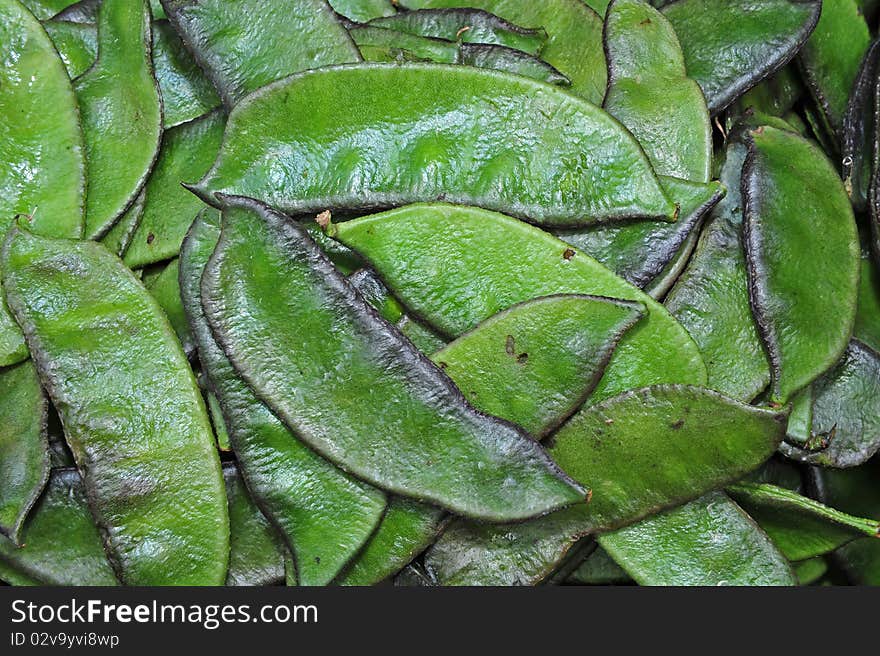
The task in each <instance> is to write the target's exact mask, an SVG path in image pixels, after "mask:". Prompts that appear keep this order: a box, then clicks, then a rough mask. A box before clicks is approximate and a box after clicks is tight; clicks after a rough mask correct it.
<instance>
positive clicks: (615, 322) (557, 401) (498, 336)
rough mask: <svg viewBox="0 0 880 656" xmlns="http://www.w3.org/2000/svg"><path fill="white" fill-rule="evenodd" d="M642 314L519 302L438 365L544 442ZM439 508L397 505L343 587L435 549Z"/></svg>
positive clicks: (624, 306) (480, 401)
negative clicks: (431, 548) (429, 549)
mask: <svg viewBox="0 0 880 656" xmlns="http://www.w3.org/2000/svg"><path fill="white" fill-rule="evenodd" d="M642 316H643V312H642V309H641V308H640V307H639V305H638V304H636V303H631V302H626V301H614V300H611V299H604V298H598V297H591V296H577V295H559V296H545V297H541V298H537V299H534V300H531V301H526V302H524V303H520V304H517V305H515V306H513V307H512V308H510V309H508V310H505V311H503V312H499V313H498V314H497V315H495V316H493V317H490V318H489V319H487V320H486V321H484V322H483V323H481V324H480V325H479V326H477V327H476V328H475V329H474V330H472V331H471V332H469V333H466V334H465V335H463V336H462V337H460V338H459V339H457V340H455V341H454V342H452V343H451V344H449V345H448V346H446V347H444V348H442V349H440V350H439V351H437V352H436V353H435V354H434V355H433V356H431V359H432V360H433V361H434V362H435V363H437V364H438V365H439V366H440V367H441V368H442V369H443V371H444V372H446V374H447V375H448V376H449V377H450V378H451V379H452V381H453V382H454V383H455V384H456V386H457V387H458V388H459V390H461V392H462V394H463V395H464V396H465V398H466V399H467V400H468V401H469V402H470V403H471V404H472V405H473V406H474V407H475V408H477V409H478V410H479V411H481V412H485V413H488V414H491V415H495V416H496V417H501V418H502V419H506V420H508V421H512V422H514V423H516V424H518V425H520V426H522V427H523V428H525V429H526V430H527V431H529V433H530V434H531V435H533V436H535V437H538V438H542V437H544V436H546V435H548V434H549V433H550V432H551V431H552V430H554V429H555V428H556V427H558V426H559V425H560V424H562V423H563V422H564V421H565V419H567V418H568V417H569V416H570V415H571V414H572V413H573V412H574V411H575V410H577V408H579V407H580V406H581V405H583V403H584V401H585V399H586V398H587V397H588V396H589V394H590V393H591V392H592V391H593V389H595V387H596V384H597V383H598V382H599V379H600V377H601V376H602V372H603V371H604V369H605V366H606V365H607V364H608V360H609V359H610V357H611V354H612V352H613V350H614V348H615V347H616V346H617V344H618V343H619V341H620V339H621V337H622V336H623V334H624V333H625V332H626V331H628V330H629V329H631V328H632V326H633V325H634V324H635V323H636V321H638V320H639V319H640V318H641V317H642ZM441 517H442V516H441V514H439V513H438V512H437V510H436V508H433V507H430V506H424V505H421V504H416V503H413V502H412V501H410V500H408V499H394V500H392V502H391V503H390V504H389V507H388V510H387V511H386V513H385V517H384V518H383V519H382V523H381V524H380V526H379V529H378V530H377V532H376V533H375V534H374V535H373V537H371V538H370V541H369V542H368V543H367V545H366V547H365V548H364V551H363V552H362V553H361V554H360V555H359V556H358V558H357V560H356V561H355V562H354V563H353V565H352V566H351V567H350V568H349V570H348V571H347V572H346V574H345V576H343V578H342V579H341V581H340V583H342V584H343V585H371V584H374V583H377V582H379V581H381V580H383V579H385V578H387V577H388V576H391V575H392V574H394V573H395V572H397V571H399V570H400V569H402V568H403V566H404V565H406V564H407V563H408V562H410V561H411V560H412V559H413V558H414V557H415V556H416V555H417V554H418V553H420V552H421V551H423V550H424V549H425V548H426V547H428V546H429V544H430V543H431V541H432V540H433V538H434V537H436V535H437V532H438V531H439V529H440V520H441Z"/></svg>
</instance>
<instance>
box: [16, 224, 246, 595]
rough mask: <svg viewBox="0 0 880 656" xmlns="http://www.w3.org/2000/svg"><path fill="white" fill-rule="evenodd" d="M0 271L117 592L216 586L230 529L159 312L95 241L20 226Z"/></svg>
mask: <svg viewBox="0 0 880 656" xmlns="http://www.w3.org/2000/svg"><path fill="white" fill-rule="evenodd" d="M2 268H3V277H4V285H5V286H6V296H7V300H8V303H9V307H10V309H11V310H12V312H13V314H14V315H15V317H16V320H17V321H18V323H19V325H21V327H22V330H23V331H24V334H25V337H26V339H27V341H28V346H29V347H30V351H31V355H32V357H33V359H34V362H35V363H36V365H37V370H38V371H39V373H40V379H41V381H42V383H43V386H44V388H45V389H46V392H47V393H48V394H49V397H50V398H51V400H52V402H53V404H54V406H55V407H56V408H57V409H58V413H59V415H60V416H61V418H62V421H63V424H64V430H65V435H66V438H67V442H68V444H69V445H70V447H71V450H72V451H73V454H74V456H75V458H76V462H77V466H78V467H79V468H80V470H81V471H82V472H83V474H84V476H83V478H84V482H85V486H86V489H87V490H88V497H89V503H90V506H91V509H92V512H93V514H94V516H95V521H96V523H97V524H98V526H99V527H100V528H101V530H102V532H103V533H104V534H105V535H106V540H107V548H108V553H109V554H110V558H111V561H112V563H113V565H114V569H115V570H116V571H117V574H118V576H119V577H120V580H121V581H122V582H124V583H127V584H132V585H138V584H140V585H163V584H176V585H218V584H221V583H223V581H224V579H225V577H226V561H227V556H228V550H229V524H228V517H227V513H226V498H225V496H226V495H225V492H224V489H223V479H222V475H221V472H220V462H219V460H218V458H217V452H216V450H215V449H214V440H213V437H212V435H211V423H210V421H209V420H208V416H207V414H206V412H205V407H204V403H203V401H202V396H201V392H200V390H199V388H198V385H197V384H196V381H195V378H194V376H193V374H192V371H191V369H190V367H189V363H188V362H187V360H186V356H184V354H183V351H182V350H181V348H180V343H179V342H178V341H177V338H176V337H175V335H174V333H173V331H172V329H171V326H170V325H169V324H168V321H167V320H166V319H165V317H164V315H163V313H162V311H161V309H160V308H159V306H158V305H157V304H156V302H155V301H154V300H153V299H152V297H151V296H150V295H149V293H148V292H147V291H146V290H145V289H144V287H143V286H142V285H141V283H140V281H139V280H138V279H137V278H136V277H135V276H134V275H133V274H132V273H131V272H130V271H129V270H128V269H127V268H126V267H125V266H124V265H123V264H122V262H121V261H120V260H119V259H118V258H116V257H115V256H114V255H112V254H111V253H110V252H109V251H107V250H106V249H105V248H104V247H103V246H101V245H100V244H97V243H94V242H88V241H70V240H61V239H49V238H43V237H38V236H36V235H34V234H32V233H30V232H27V231H25V230H24V229H22V228H21V227H17V228H14V229H13V230H11V231H10V233H9V236H8V238H7V240H6V243H5V245H4V248H3V253H2Z"/></svg>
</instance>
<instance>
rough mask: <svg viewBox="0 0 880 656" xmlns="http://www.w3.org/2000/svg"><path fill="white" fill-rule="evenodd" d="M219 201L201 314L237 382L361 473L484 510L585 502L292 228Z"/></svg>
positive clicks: (487, 515)
mask: <svg viewBox="0 0 880 656" xmlns="http://www.w3.org/2000/svg"><path fill="white" fill-rule="evenodd" d="M221 202H223V203H224V204H225V205H226V209H225V211H224V214H223V230H222V233H221V238H220V242H219V243H218V245H217V249H216V250H215V251H214V254H213V256H212V257H211V260H210V261H209V263H208V265H207V267H206V268H205V273H204V274H203V276H202V306H203V308H204V310H205V316H206V318H207V320H208V323H209V325H210V326H211V329H212V332H213V334H214V337H215V338H216V339H217V341H218V343H219V344H220V345H221V347H222V348H223V350H224V352H225V353H226V355H227V357H228V358H229V360H230V361H231V362H232V364H233V366H234V367H235V368H236V370H237V371H238V372H239V374H240V375H241V376H242V378H243V379H244V380H245V381H246V382H247V383H248V384H249V385H250V386H251V387H252V388H253V389H254V391H255V392H256V393H257V395H258V396H259V397H260V398H261V399H262V400H263V401H264V402H265V403H266V404H267V405H268V406H269V407H270V408H272V410H273V411H275V413H276V414H277V415H278V416H279V417H280V418H281V419H282V420H283V421H284V422H285V424H287V425H288V426H289V427H290V428H291V429H292V430H294V431H295V432H296V434H297V435H298V436H299V437H300V439H302V440H303V441H304V442H305V443H306V444H308V445H309V446H310V447H312V448H313V449H315V450H316V451H317V452H318V453H320V454H321V455H323V456H325V457H326V458H328V459H329V460H331V461H332V462H334V463H336V464H338V465H339V466H341V467H342V468H344V469H345V470H346V471H349V472H351V473H352V474H355V475H357V476H358V477H360V478H362V479H363V480H366V481H367V482H369V483H372V484H374V485H378V486H380V487H382V488H383V489H387V490H389V491H391V492H394V493H397V494H401V495H403V496H409V497H413V498H416V499H418V500H422V501H427V502H432V503H435V504H437V505H439V506H441V507H444V508H446V509H448V510H450V511H452V512H455V513H458V514H463V515H467V516H473V517H477V518H481V519H487V520H491V521H504V520H508V519H509V520H516V519H524V518H527V517H533V516H536V515H540V514H543V513H546V512H548V511H550V510H555V509H557V508H561V507H565V506H568V505H571V504H575V503H579V504H580V503H583V499H584V497H585V496H586V494H585V492H584V490H583V489H582V488H581V487H580V486H578V485H577V484H575V483H573V482H572V481H571V479H569V478H568V477H567V476H565V474H563V473H562V472H561V471H560V470H559V469H557V468H556V467H555V466H554V465H553V463H552V462H551V460H550V458H549V457H548V456H547V454H546V453H545V452H544V451H543V449H541V448H540V446H539V445H538V444H537V443H535V442H534V440H532V438H531V437H529V436H528V435H527V434H526V433H525V432H524V431H522V429H520V428H517V427H515V426H514V425H512V424H510V423H508V422H505V421H502V420H500V419H496V418H494V417H490V416H488V415H483V414H482V413H479V412H477V411H476V410H474V408H473V407H471V406H470V405H469V404H467V402H466V401H465V400H464V399H463V398H462V397H461V395H460V393H459V392H458V390H457V389H456V388H455V386H454V385H453V384H452V382H451V381H450V380H449V378H448V377H446V376H445V375H444V374H443V373H442V371H441V370H440V369H439V368H438V367H436V366H435V365H434V364H432V363H431V362H430V361H429V360H428V359H427V358H425V357H424V356H423V355H422V354H421V353H419V352H418V351H417V349H416V348H415V347H414V346H413V345H412V343H411V342H410V341H409V340H407V339H406V338H405V337H403V336H402V335H401V334H400V333H399V332H398V331H397V330H395V329H394V328H393V327H392V326H390V324H388V323H387V322H385V321H384V320H382V319H381V318H380V317H379V316H378V314H377V313H376V312H375V310H374V309H373V308H372V307H370V306H369V305H368V304H367V303H366V302H365V301H364V300H363V299H362V298H361V297H360V296H359V295H358V294H357V293H356V292H355V291H354V289H353V288H352V287H351V286H350V285H349V284H348V283H347V282H346V280H345V278H343V277H342V276H341V274H339V272H338V271H337V270H336V269H335V268H334V267H333V266H332V264H331V263H330V262H329V260H327V259H326V258H325V257H324V255H323V254H322V253H321V252H320V250H319V249H318V247H317V246H316V245H315V243H314V242H313V241H312V240H311V239H310V238H309V237H308V235H307V234H306V233H305V231H304V230H303V229H302V228H301V227H299V226H298V225H297V224H296V223H293V222H291V221H290V220H289V219H287V218H286V217H285V216H284V215H282V214H280V213H278V212H275V211H273V210H271V209H269V208H267V207H266V206H265V205H263V204H261V203H259V202H258V201H254V200H251V199H245V198H240V197H221ZM268 289H271V292H269V291H268ZM277 299H281V302H280V303H279V302H278V301H277ZM292 344H296V345H297V346H296V348H291V345H292ZM258 345H259V346H258ZM391 434H393V435H394V439H393V440H389V439H388V436H389V435H391ZM426 462H430V463H432V464H433V465H434V466H428V467H426V466H425V463H426Z"/></svg>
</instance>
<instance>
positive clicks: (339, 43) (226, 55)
mask: <svg viewBox="0 0 880 656" xmlns="http://www.w3.org/2000/svg"><path fill="white" fill-rule="evenodd" d="M162 6H163V7H164V8H165V13H166V15H167V16H168V20H169V21H171V24H172V25H173V26H174V29H175V31H176V32H177V33H178V35H180V38H181V39H182V40H183V42H184V44H185V45H186V47H187V48H188V49H189V51H190V52H191V53H192V56H193V58H194V59H195V60H196V62H197V63H198V64H199V66H200V67H201V68H202V70H204V71H205V73H206V75H207V76H208V78H209V79H210V80H211V82H213V83H214V87H216V89H217V91H218V92H219V93H220V97H221V98H222V99H223V102H224V104H225V105H226V107H227V108H231V107H232V106H233V105H235V104H236V103H237V102H238V101H239V100H241V99H242V98H243V97H244V96H246V95H248V94H249V93H251V92H252V91H255V90H256V89H259V88H260V87H262V86H264V85H266V84H269V83H270V82H274V81H275V80H278V79H280V78H283V77H287V76H288V75H292V74H294V73H299V72H300V71H305V70H308V69H311V68H318V67H321V66H331V65H333V64H345V63H349V62H356V61H359V60H360V55H359V54H358V50H357V47H356V46H355V45H354V43H353V42H352V40H351V39H350V38H349V36H348V33H347V32H346V30H345V28H344V27H343V26H342V24H341V23H340V22H339V20H338V19H337V17H336V15H335V14H334V13H333V11H332V10H331V9H330V6H329V5H328V4H327V3H326V2H324V1H323V0H241V1H240V2H236V3H235V6H234V7H231V6H230V5H229V3H228V2H227V0H162Z"/></svg>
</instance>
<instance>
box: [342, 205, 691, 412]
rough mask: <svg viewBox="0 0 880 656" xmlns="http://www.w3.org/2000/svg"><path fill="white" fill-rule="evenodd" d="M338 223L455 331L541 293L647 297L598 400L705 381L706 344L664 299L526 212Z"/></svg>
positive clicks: (418, 306)
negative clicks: (527, 219) (702, 348)
mask: <svg viewBox="0 0 880 656" xmlns="http://www.w3.org/2000/svg"><path fill="white" fill-rule="evenodd" d="M330 232H331V235H332V236H335V237H336V238H337V239H338V240H339V241H341V242H342V243H343V244H345V245H347V246H349V247H351V248H353V249H354V250H355V251H357V252H358V253H359V254H360V255H361V256H363V257H364V259H366V260H367V261H368V262H369V263H370V265H371V266H372V267H373V268H374V269H375V270H376V271H377V272H378V273H379V275H380V276H381V277H382V279H383V280H384V281H385V283H386V284H387V285H388V287H389V288H390V289H391V290H392V292H393V293H394V294H395V295H396V296H397V298H399V299H400V301H401V302H402V303H403V304H404V305H405V306H406V308H407V309H408V310H409V311H410V312H411V313H412V314H413V315H414V316H416V317H419V318H420V319H422V320H424V321H425V322H427V323H428V324H429V325H431V326H432V327H434V328H435V329H437V330H439V331H440V332H441V333H442V334H444V335H447V336H449V337H457V336H460V335H462V334H463V333H465V332H467V331H468V330H470V329H472V328H473V327H474V326H476V325H477V324H478V323H480V322H481V321H484V320H485V319H487V318H489V317H491V316H492V315H494V314H496V313H497V312H499V311H501V310H504V309H506V308H508V307H510V306H511V305H514V304H515V303H519V302H521V301H525V300H528V299H531V298H536V297H538V296H547V295H550V294H588V295H595V296H607V297H611V298H618V299H623V300H630V301H637V302H639V303H642V304H644V305H645V307H646V308H647V310H648V316H647V317H646V319H645V320H643V321H642V322H641V323H640V324H639V325H638V326H636V328H634V329H633V330H632V331H630V332H629V333H628V334H627V335H626V336H625V337H624V338H623V339H622V340H621V343H620V345H619V347H618V349H617V351H616V352H615V354H614V356H613V357H612V359H611V362H610V364H609V365H608V369H607V370H606V372H605V376H604V377H603V378H602V381H601V382H600V383H599V387H598V389H597V390H596V392H594V399H600V398H607V397H608V396H614V395H616V394H619V393H620V392H623V391H625V390H628V389H632V388H633V387H637V386H640V385H644V384H660V383H666V382H676V383H687V384H695V385H701V384H703V383H704V382H705V366H704V365H703V363H702V358H701V357H700V354H699V352H698V350H697V347H696V344H694V342H693V340H691V338H690V336H688V334H687V332H686V331H685V330H684V328H682V327H681V326H680V325H679V324H678V323H677V322H676V321H675V320H673V319H672V318H671V317H670V315H669V314H668V313H667V312H666V310H665V309H664V308H663V306H661V305H660V304H659V303H657V302H656V301H654V300H652V299H651V298H650V297H648V296H647V295H645V294H644V293H642V292H641V291H640V290H638V289H637V288H635V287H633V286H631V285H630V284H628V283H627V282H626V281H624V280H622V279H621V278H618V277H617V276H615V275H614V274H613V273H612V272H611V271H609V270H608V269H606V268H605V267H603V266H602V265H600V264H599V263H598V262H596V261H595V260H594V259H592V258H591V257H590V256H589V255H586V254H585V253H581V252H579V251H577V250H575V249H573V248H571V247H570V246H569V245H568V244H566V243H565V242H562V241H560V240H558V239H556V238H555V237H553V236H552V235H549V234H547V233H546V232H543V231H542V230H539V229H537V228H535V227H533V226H530V225H527V224H525V223H522V222H521V221H517V220H516V219H512V218H510V217H507V216H504V215H502V214H496V213H494V212H489V211H486V210H481V209H478V208H472V207H457V206H453V205H414V206H411V207H404V208H401V209H398V210H392V211H390V212H386V213H383V214H376V215H373V216H369V217H364V218H361V219H355V220H352V221H347V222H345V223H340V224H335V225H333V226H331V229H330ZM448 262H455V263H456V266H454V267H450V266H448V264H447V263H448ZM438 276H441V277H442V281H443V284H442V285H439V284H437V283H438ZM673 354H674V355H673Z"/></svg>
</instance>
